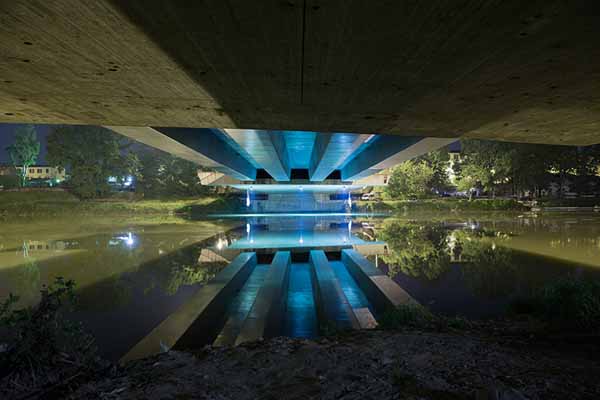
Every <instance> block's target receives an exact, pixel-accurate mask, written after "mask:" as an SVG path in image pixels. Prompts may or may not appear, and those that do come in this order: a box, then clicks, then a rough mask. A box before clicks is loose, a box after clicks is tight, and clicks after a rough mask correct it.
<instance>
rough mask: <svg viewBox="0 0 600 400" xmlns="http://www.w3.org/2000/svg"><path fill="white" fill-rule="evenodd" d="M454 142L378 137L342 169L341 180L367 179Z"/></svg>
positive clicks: (387, 136) (437, 139)
mask: <svg viewBox="0 0 600 400" xmlns="http://www.w3.org/2000/svg"><path fill="white" fill-rule="evenodd" d="M455 141H456V139H447V138H430V137H428V138H423V137H420V136H396V135H378V136H377V137H376V138H374V139H373V143H372V144H371V145H370V146H369V147H367V148H365V150H364V151H362V152H361V153H359V154H357V155H356V157H354V158H353V159H352V160H351V161H350V162H349V163H348V164H346V165H345V166H344V167H343V168H342V180H345V181H355V180H358V179H361V178H364V177H367V176H369V175H372V174H375V173H377V172H379V171H381V170H384V169H386V168H390V167H393V166H395V165H398V164H400V163H401V162H403V161H406V160H410V159H413V158H415V157H418V156H421V155H423V154H426V153H428V152H430V151H434V150H437V149H439V148H440V147H444V146H446V145H448V144H450V143H452V142H455Z"/></svg>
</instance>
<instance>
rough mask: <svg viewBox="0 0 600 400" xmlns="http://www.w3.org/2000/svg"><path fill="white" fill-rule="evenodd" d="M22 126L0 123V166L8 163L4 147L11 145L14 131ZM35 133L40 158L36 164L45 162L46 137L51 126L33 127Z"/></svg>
mask: <svg viewBox="0 0 600 400" xmlns="http://www.w3.org/2000/svg"><path fill="white" fill-rule="evenodd" d="M21 125H22V124H2V123H0V164H6V163H10V158H9V157H8V153H7V152H6V147H7V146H9V145H11V144H12V143H13V141H14V138H15V129H16V128H17V127H19V126H21ZM34 126H35V130H36V131H37V136H38V140H39V141H40V143H41V151H40V156H39V157H38V161H37V164H44V163H45V162H46V136H47V135H48V133H50V130H51V129H52V125H34Z"/></svg>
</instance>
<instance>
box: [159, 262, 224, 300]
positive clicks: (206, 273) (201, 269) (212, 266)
mask: <svg viewBox="0 0 600 400" xmlns="http://www.w3.org/2000/svg"><path fill="white" fill-rule="evenodd" d="M226 266H227V263H226V262H224V261H214V262H204V263H200V264H177V263H173V266H172V268H171V270H170V273H169V277H168V278H167V279H166V280H165V281H164V284H163V289H164V291H165V293H167V294H168V295H173V294H175V293H177V291H178V290H179V288H180V287H181V286H184V285H193V284H195V283H206V282H208V281H209V280H211V279H213V278H214V277H215V276H216V275H217V274H218V273H219V272H220V271H221V270H222V269H223V268H225V267H226Z"/></svg>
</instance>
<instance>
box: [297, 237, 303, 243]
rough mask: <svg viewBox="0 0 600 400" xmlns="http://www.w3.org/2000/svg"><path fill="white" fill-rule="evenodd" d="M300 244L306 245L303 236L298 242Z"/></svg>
mask: <svg viewBox="0 0 600 400" xmlns="http://www.w3.org/2000/svg"><path fill="white" fill-rule="evenodd" d="M298 243H300V244H302V243H304V238H303V237H302V236H300V239H299V240H298Z"/></svg>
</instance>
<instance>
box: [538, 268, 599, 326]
mask: <svg viewBox="0 0 600 400" xmlns="http://www.w3.org/2000/svg"><path fill="white" fill-rule="evenodd" d="M535 304H538V307H539V313H540V315H541V316H542V317H543V318H544V319H545V320H547V321H548V322H549V323H550V324H551V325H552V326H555V327H559V328H562V329H567V330H584V331H587V330H593V331H598V330H599V329H600V283H598V282H595V281H582V280H577V279H574V278H568V279H562V280H559V281H557V282H555V283H552V284H549V285H546V286H545V287H543V288H542V289H541V290H540V292H539V293H538V294H537V296H536V299H535Z"/></svg>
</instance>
